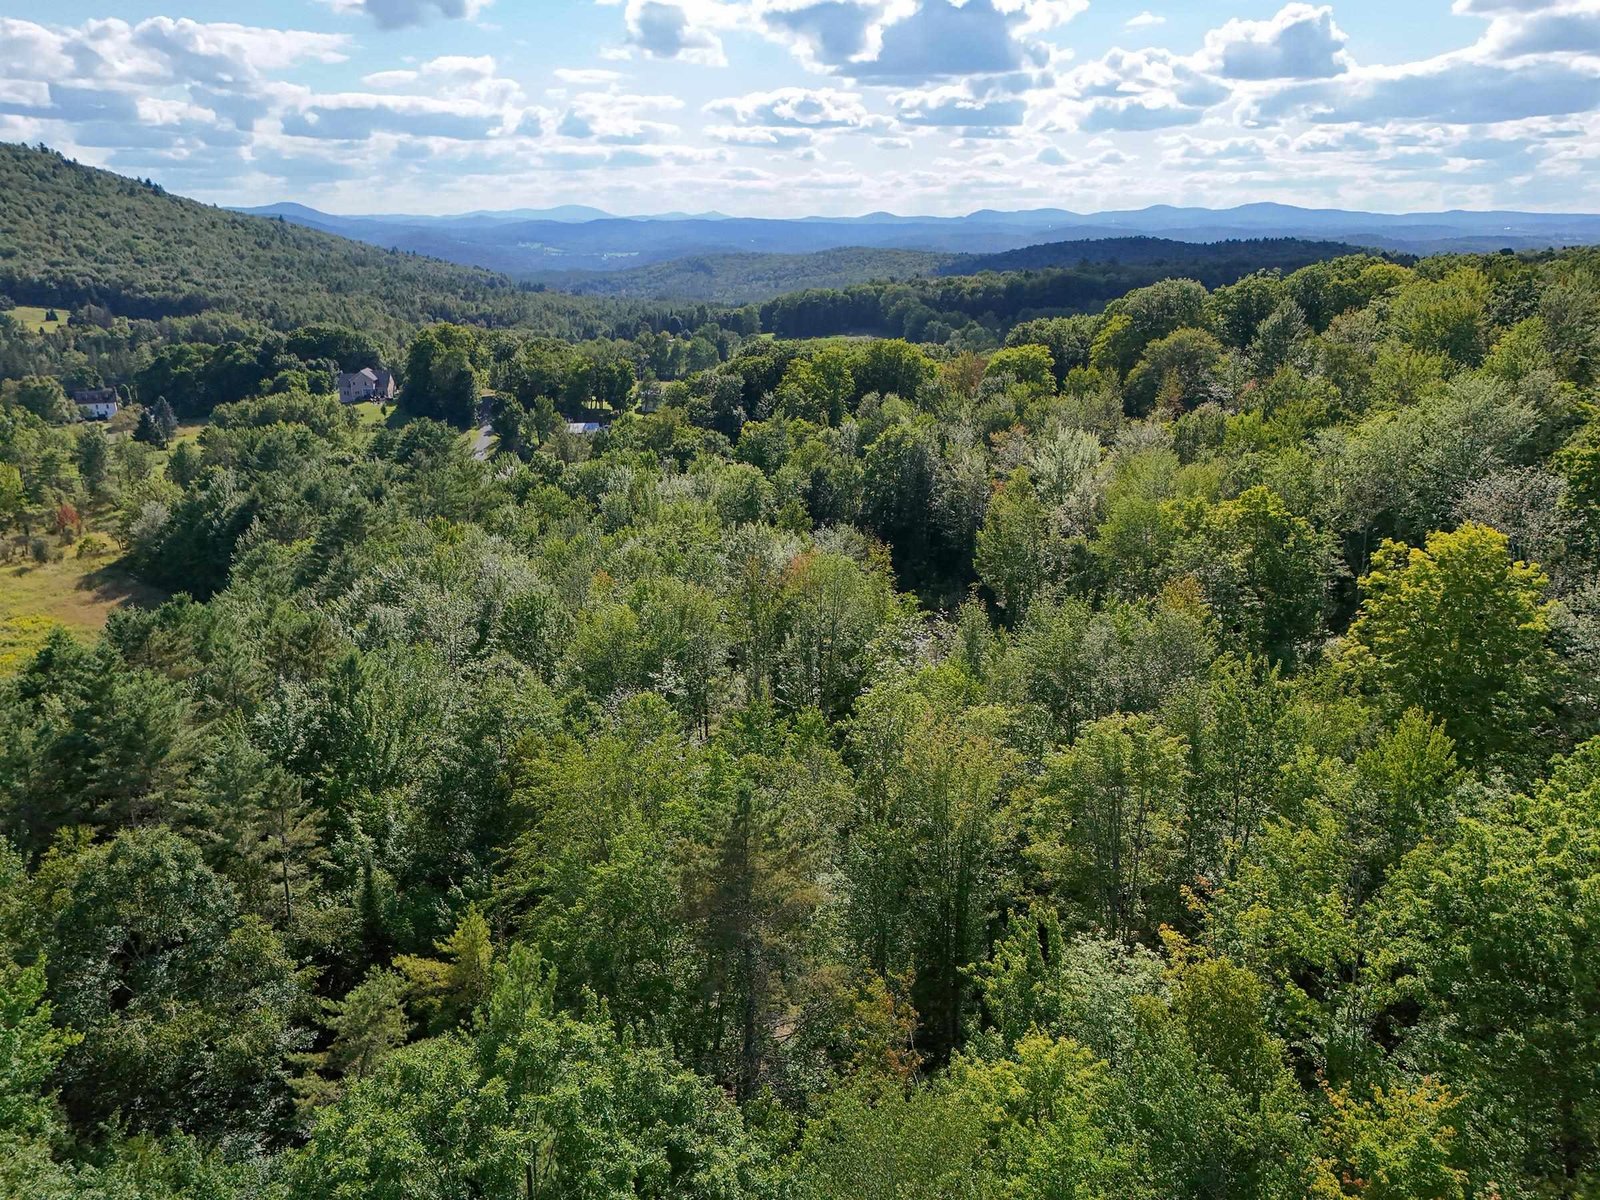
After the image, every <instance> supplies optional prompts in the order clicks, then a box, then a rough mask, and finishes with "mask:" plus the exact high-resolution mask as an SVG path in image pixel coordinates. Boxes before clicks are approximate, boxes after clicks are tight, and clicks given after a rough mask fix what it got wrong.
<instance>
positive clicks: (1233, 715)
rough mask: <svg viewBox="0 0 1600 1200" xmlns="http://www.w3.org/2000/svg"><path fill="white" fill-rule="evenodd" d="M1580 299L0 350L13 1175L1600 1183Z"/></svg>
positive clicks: (0, 1085) (617, 1185) (569, 1189)
mask: <svg viewBox="0 0 1600 1200" xmlns="http://www.w3.org/2000/svg"><path fill="white" fill-rule="evenodd" d="M49 169H50V170H51V171H55V170H60V171H63V172H69V173H70V172H71V171H72V170H73V169H72V168H69V167H68V166H67V165H66V164H59V165H55V166H51V167H50V168H49ZM130 186H132V185H130ZM139 199H141V200H142V199H145V197H139ZM216 218H217V219H218V220H221V221H231V218H227V217H225V216H223V215H221V214H216ZM274 236H276V235H274ZM283 236H284V237H285V238H289V237H291V235H290V234H288V233H287V232H286V233H285V234H284V235H283ZM292 236H298V235H292ZM307 236H309V235H307ZM14 265H15V264H14V263H13V266H14ZM429 269H431V268H429ZM156 275H159V272H156ZM150 278H151V279H152V280H154V279H155V276H151V277H150ZM996 278H998V277H996ZM1236 278H1237V277H1236ZM41 286H42V284H41ZM52 286H54V285H52ZM152 286H154V283H152ZM941 286H948V287H950V288H951V289H952V294H954V293H959V292H962V291H963V289H967V290H966V291H965V292H964V294H966V295H967V296H969V297H980V296H983V295H986V294H987V293H985V291H984V289H985V288H989V287H991V286H997V285H995V284H994V282H993V280H992V279H988V280H985V281H980V282H975V283H973V282H969V283H957V282H953V281H947V283H946V284H943V285H941ZM1019 286H1021V288H1022V291H1021V293H1019V294H1022V295H1026V294H1028V288H1029V287H1031V286H1032V285H1031V284H1027V283H1024V284H1022V285H1019ZM1596 288H1597V284H1596V278H1595V274H1594V264H1593V261H1592V259H1591V256H1590V255H1589V254H1588V253H1587V252H1582V251H1580V252H1573V253H1571V254H1566V255H1562V256H1529V257H1521V258H1519V257H1516V256H1512V255H1495V256H1486V257H1480V258H1471V259H1465V258H1444V259H1430V260H1424V261H1422V262H1420V263H1418V264H1416V265H1415V266H1414V267H1410V266H1405V265H1401V264H1397V263H1393V262H1388V261H1385V260H1381V259H1377V258H1370V257H1365V256H1353V257H1345V258H1340V259H1338V260H1334V261H1331V262H1326V263H1318V264H1315V265H1313V266H1310V267H1306V268H1303V269H1300V270H1295V271H1293V272H1292V273H1290V274H1287V275H1280V274H1277V273H1266V274H1249V275H1246V276H1245V277H1243V278H1242V279H1238V281H1237V282H1231V283H1229V284H1228V285H1227V286H1224V287H1220V288H1218V289H1216V290H1208V289H1207V287H1205V286H1204V285H1203V281H1196V280H1185V279H1181V278H1179V279H1161V280H1159V281H1155V282H1153V283H1151V284H1149V285H1148V286H1143V287H1140V288H1138V289H1136V290H1133V291H1131V292H1125V294H1119V295H1117V296H1116V297H1115V298H1114V302H1113V303H1111V304H1110V306H1109V307H1108V308H1106V309H1104V310H1103V311H1100V312H1095V313H1079V314H1077V315H1065V314H1061V313H1054V314H1047V315H1040V316H1038V318H1037V319H1031V320H1028V321H1026V322H1020V323H1018V322H1014V321H1013V320H1012V316H1015V315H1020V313H1021V311H1022V308H1021V307H1018V308H1017V309H1015V310H1014V312H1013V313H1012V314H1011V315H1009V316H1005V317H1000V316H998V315H997V319H996V320H994V321H993V322H987V323H986V322H983V321H980V322H976V327H977V328H980V329H981V330H982V333H983V336H982V337H981V338H979V337H977V336H975V335H974V336H973V337H971V338H963V337H961V336H953V335H956V334H957V327H956V326H954V325H951V326H950V328H949V330H948V331H947V332H946V334H945V336H942V337H927V338H925V339H924V340H922V341H921V342H918V341H916V340H906V339H903V338H901V337H895V338H892V339H870V338H854V337H852V338H845V337H828V338H822V339H815V340H806V341H797V340H792V339H789V338H783V337H779V338H774V337H768V336H765V335H763V334H761V333H760V332H759V331H758V329H757V328H756V327H755V326H754V325H753V324H749V323H746V322H745V318H744V317H739V318H737V319H735V318H733V317H732V316H730V315H728V314H722V315H721V316H725V317H727V318H728V319H727V321H726V323H724V322H723V321H722V320H721V318H720V317H719V319H718V320H697V321H694V322H693V323H689V324H684V323H680V324H678V325H676V326H671V327H668V326H667V325H662V326H661V327H659V328H657V327H654V326H652V325H650V324H649V323H644V324H642V325H635V326H634V327H632V328H622V329H619V328H615V327H612V328H606V329H598V328H595V329H591V328H584V329H578V330H573V329H554V330H552V329H551V328H550V327H548V326H545V327H543V328H540V327H538V326H537V325H536V324H525V325H522V326H518V327H515V328H495V327H493V325H492V323H491V322H487V321H482V320H471V319H468V317H469V314H465V313H457V312H437V311H431V310H430V311H429V312H427V313H426V314H425V315H427V316H429V317H440V318H445V317H450V318H458V319H453V320H449V321H427V322H421V321H419V322H417V323H416V327H415V328H411V327H410V325H409V324H408V325H405V326H397V325H389V324H387V323H384V322H372V323H367V322H365V321H364V320H363V319H362V317H361V315H360V314H359V313H356V314H354V315H352V316H351V317H350V318H349V320H350V324H349V325H345V324H332V323H330V322H329V320H328V317H327V316H326V314H313V313H310V312H307V313H303V314H298V313H297V315H296V316H295V317H294V318H293V319H292V320H288V321H280V320H279V319H278V317H279V316H281V315H282V314H275V315H274V317H273V319H272V320H270V321H265V322H263V323H261V324H255V323H251V322H241V321H225V320H222V319H221V318H220V317H219V318H217V319H216V321H215V323H211V324H206V323H204V322H205V321H206V319H205V318H190V319H189V320H188V321H187V322H173V323H167V324H165V325H162V324H159V323H156V322H150V323H144V324H141V323H133V322H127V321H125V320H123V319H122V318H121V317H117V318H114V319H113V320H111V321H110V322H109V323H107V324H106V325H105V326H103V327H102V326H98V325H95V326H89V325H87V324H85V323H79V322H75V323H74V324H73V325H70V326H68V327H67V329H66V330H64V331H61V332H46V333H23V332H18V331H16V330H9V331H4V332H3V336H0V348H5V349H6V354H5V356H4V357H0V374H3V376H4V380H5V386H4V388H0V536H4V537H5V539H6V542H5V545H6V546H7V547H8V548H11V549H13V550H14V553H15V556H18V557H20V556H22V555H24V554H25V555H26V556H27V557H28V559H29V563H23V564H8V565H7V569H8V571H14V572H18V574H16V576H15V578H17V579H27V580H30V581H37V580H41V579H48V578H49V577H50V575H49V572H50V571H51V570H55V569H60V568H62V567H63V566H64V564H65V559H64V557H63V556H64V555H65V554H66V553H68V552H69V548H72V547H74V546H75V545H77V544H78V543H77V539H78V538H79V535H80V533H81V532H82V525H83V520H84V515H85V514H89V516H90V517H91V518H92V520H93V522H94V524H95V528H96V530H97V531H98V532H97V533H96V534H94V535H93V536H96V537H101V538H103V539H106V540H107V541H109V540H110V539H112V538H114V539H115V541H116V547H115V550H114V552H115V553H116V554H117V556H118V557H117V559H116V563H117V569H118V570H119V571H124V572H127V573H128V574H129V575H130V576H131V577H132V578H134V579H135V580H137V581H138V582H139V583H140V584H141V585H142V586H143V587H145V588H147V589H149V595H150V596H151V602H150V603H148V604H146V605H144V606H142V607H127V608H124V609H122V610H120V611H119V612H117V613H116V614H115V615H114V616H113V617H112V618H111V620H110V622H109V624H108V625H107V626H106V628H105V630H104V633H103V634H102V635H101V636H100V637H99V638H98V639H97V640H93V641H92V642H91V641H90V640H89V639H80V638H77V637H74V636H73V635H71V634H69V633H68V632H66V631H65V630H57V631H56V632H54V633H51V634H50V635H49V636H47V637H44V638H43V639H42V642H41V643H40V644H38V645H37V648H36V649H33V650H31V651H30V652H29V653H27V654H24V655H18V656H17V657H16V659H15V660H14V661H13V662H12V663H10V665H8V666H7V667H6V668H5V674H4V675H3V677H0V1189H3V1190H7V1191H8V1194H9V1193H10V1192H15V1193H17V1194H26V1195H37V1196H46V1197H51V1198H52V1200H53V1198H55V1197H85V1198H89V1197H93V1198H96V1200H98V1198H100V1197H125V1196H137V1197H141V1198H143V1197H151V1198H161V1200H165V1198H166V1197H180V1196H183V1197H188V1196H206V1197H214V1198H217V1200H234V1198H236V1197H237V1198H239V1200H243V1198H244V1197H251V1198H252V1200H255V1198H256V1197H267V1198H269V1200H301V1198H310V1197H328V1198H330V1200H346V1198H353V1197H358V1196H359V1197H394V1198H395V1200H402V1198H404V1200H411V1198H414V1197H426V1198H430V1200H432V1198H438V1200H467V1198H483V1200H531V1198H532V1197H574V1198H577V1197H583V1198H585V1200H588V1198H593V1197H627V1196H646V1197H657V1198H661V1200H665V1198H667V1197H706V1198H715V1200H739V1198H743V1197H761V1198H770V1200H813V1198H814V1200H835V1198H838V1197H854V1196H860V1197H863V1200H865V1198H867V1197H874V1198H876V1197H884V1196H896V1197H906V1198H907V1200H911V1198H913V1197H914V1198H917V1200H922V1198H925V1197H951V1198H957V1197H960V1198H962V1200H967V1198H970V1197H1007V1198H1010V1200H1047V1198H1058V1197H1084V1198H1089V1197H1103V1198H1106V1200H1111V1198H1116V1200H1126V1198H1148V1200H1170V1198H1177V1197H1184V1198H1194V1200H1212V1198H1215V1197H1230V1198H1235V1197H1237V1198H1261V1200H1279V1198H1281V1200H1297V1198H1299V1197H1305V1196H1312V1197H1317V1198H1319V1200H1333V1198H1336V1197H1349V1198H1352V1200H1353V1198H1355V1197H1367V1198H1374V1197H1390V1198H1394V1200H1401V1198H1405V1200H1412V1198H1428V1200H1465V1198H1466V1197H1474V1198H1482V1200H1489V1198H1491V1197H1496V1198H1501V1200H1511V1198H1526V1200H1539V1198H1544V1197H1555V1196H1560V1197H1571V1198H1573V1200H1577V1198H1579V1197H1585V1196H1590V1195H1593V1194H1595V1192H1596V1189H1597V1188H1600V1127H1597V1124H1596V1120H1595V1114H1596V1112H1597V1111H1600V1094H1597V1079H1600V1042H1597V1034H1596V1031H1597V1030H1600V1011H1597V1003H1600V1001H1597V997H1600V980H1597V979H1596V977H1595V971H1596V968H1595V966H1594V964H1595V962H1596V961H1597V950H1600V948H1597V947H1596V945H1595V944H1594V940H1595V933H1594V931H1595V930H1596V929H1597V928H1600V912H1597V911H1596V904H1597V897H1600V688H1597V687H1596V684H1595V680H1596V679H1597V678H1600V583H1597V561H1600V508H1597V503H1600V484H1597V479H1600V468H1597V466H1596V463H1597V462H1600V456H1597V451H1596V447H1597V446H1600V417H1597V416H1596V410H1595V407H1594V399H1593V387H1594V382H1595V381H1594V378H1593V376H1592V374H1591V370H1592V363H1593V361H1594V359H1593V353H1592V351H1593V347H1594V346H1595V345H1596V343H1597V339H1600V304H1596V303H1594V302H1593V296H1594V294H1595V291H1596ZM1108 299H1110V298H1109V297H1108ZM902 300H904V301H906V303H907V304H908V305H913V306H914V304H915V303H917V302H918V301H917V293H916V292H915V291H914V290H912V291H910V292H909V293H908V294H907V295H901V296H900V297H899V299H897V300H895V301H894V303H895V304H899V303H900V302H901V301H902ZM875 302H876V301H875ZM978 302H979V301H977V300H973V301H972V303H974V304H976V303H978ZM815 303H817V302H816V301H815V299H814V298H813V299H811V300H807V299H805V298H803V297H802V298H797V299H795V300H794V301H793V302H792V304H791V305H790V306H787V307H785V306H780V307H781V309H782V311H783V312H784V313H785V314H788V315H787V316H785V320H787V319H789V316H793V315H794V314H803V313H805V312H808V311H811V310H810V309H808V308H807V306H808V305H812V304H815ZM829 303H834V302H832V301H830V302H829ZM963 303H965V301H963ZM819 311H820V310H819ZM897 311H900V312H902V315H904V314H905V313H909V312H911V308H905V309H901V310H897ZM985 311H987V310H985ZM998 312H999V310H996V313H997V314H998ZM481 315H482V314H481V313H480V314H479V316H481ZM313 317H314V318H315V319H314V320H313ZM795 319H799V317H796V318H795ZM917 319H920V318H913V319H911V321H910V323H911V324H916V321H917ZM819 320H820V318H819ZM118 322H121V323H120V324H119V323H118ZM197 322H198V323H197ZM932 323H933V321H932V320H931V319H930V321H929V325H931V324H932ZM272 325H282V329H281V330H278V331H274V330H273V329H271V328H269V327H268V326H272ZM91 328H92V329H93V330H95V332H94V333H92V334H91V333H90V329H91ZM781 328H782V326H780V329H781ZM893 332H894V333H896V334H905V333H909V332H911V331H910V330H909V329H907V328H905V327H904V323H902V325H901V326H899V327H896V328H894V329H893ZM922 332H923V333H924V334H926V333H927V329H926V328H924V329H923V331H922ZM1002 335H1005V336H1004V340H1005V341H1006V342H1007V343H1008V344H1007V345H1006V346H1004V347H1003V348H1002V347H1001V346H1000V345H999V342H1000V341H1001V340H1002ZM914 336H915V335H914ZM52 339H59V340H56V341H52ZM377 365H385V366H392V367H394V368H396V369H397V371H398V372H399V374H400V376H401V382H402V389H403V390H402V392H401V395H400V398H399V403H398V405H397V406H396V407H395V409H394V410H393V411H379V410H378V409H377V406H370V407H369V408H368V409H362V410H357V409H355V408H353V407H349V406H344V405H341V404H340V403H339V402H338V400H337V398H336V397H335V396H334V395H333V394H332V386H333V376H334V372H335V371H336V370H341V369H342V370H348V369H351V368H354V367H360V366H377ZM91 376H93V377H95V381H96V382H103V383H105V384H107V385H109V386H114V387H119V388H122V389H123V395H124V396H125V397H127V398H130V399H132V400H134V401H135V402H136V403H138V405H139V408H140V413H141V417H140V419H141V420H144V419H146V418H147V419H148V421H149V422H150V423H151V424H156V423H160V424H162V425H163V426H165V424H166V422H165V419H164V417H165V413H164V411H163V407H165V408H168V409H170V410H171V411H172V414H173V417H174V420H177V419H179V418H189V417H195V416H199V415H204V416H206V417H207V418H208V421H207V423H206V425H205V427H204V428H203V429H200V430H196V429H195V428H194V427H193V426H192V425H190V424H187V423H186V424H184V425H182V426H179V427H177V428H176V429H174V430H173V431H172V432H171V434H170V435H169V436H170V437H171V442H170V444H169V445H168V447H167V448H166V449H160V448H157V447H156V446H154V445H151V444H147V443H146V442H144V441H141V440H137V439H135V438H134V437H133V436H132V434H133V433H134V432H135V430H136V428H137V425H136V422H135V421H134V420H130V419H126V418H124V417H122V415H121V414H119V418H118V420H116V421H113V422H110V423H108V424H107V425H106V426H104V427H101V426H95V427H94V428H93V429H88V428H85V427H83V426H82V425H81V424H75V423H71V422H70V421H69V420H68V418H70V416H71V415H72V414H70V413H64V412H61V411H58V410H59V405H58V403H57V394H58V392H59V393H64V392H65V391H66V390H67V389H68V388H69V387H72V386H76V385H80V384H83V383H84V382H85V381H87V380H89V379H90V378H91ZM486 391H487V392H489V393H490V394H492V395H493V396H494V397H495V401H494V403H493V411H492V413H491V414H490V416H491V433H490V435H489V437H488V442H489V445H488V448H487V450H485V449H483V448H482V444H481V442H480V441H479V440H478V435H476V434H468V435H463V432H462V428H461V427H462V426H464V425H466V424H467V423H468V422H469V421H471V420H472V418H473V415H474V410H475V408H476V405H477V404H478V402H479V400H480V397H481V396H482V395H483V394H484V393H485V392H486ZM585 418H587V419H589V420H592V421H595V423H596V424H598V425H600V426H601V427H600V428H599V429H598V431H591V432H575V431H573V430H571V429H569V427H568V422H569V421H577V420H580V419H585ZM84 540H85V541H87V538H84ZM72 552H74V553H75V552H76V551H75V550H73V551H72ZM32 563H37V564H38V565H37V566H34V565H30V564H32ZM29 572H34V573H33V574H29ZM12 577H13V576H11V575H7V577H6V579H7V580H8V581H9V580H10V579H11V578H12ZM163 595H164V596H166V597H167V598H166V599H165V600H164V601H162V600H160V597H161V596H163Z"/></svg>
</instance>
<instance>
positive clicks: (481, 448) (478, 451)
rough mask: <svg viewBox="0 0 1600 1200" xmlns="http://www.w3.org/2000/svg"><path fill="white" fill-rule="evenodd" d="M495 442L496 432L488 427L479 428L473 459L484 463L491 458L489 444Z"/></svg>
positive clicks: (473, 444) (474, 444)
mask: <svg viewBox="0 0 1600 1200" xmlns="http://www.w3.org/2000/svg"><path fill="white" fill-rule="evenodd" d="M492 441H494V430H493V428H491V427H490V426H488V425H480V426H478V437H477V440H476V441H474V442H473V443H472V457H473V458H475V459H477V460H478V461H479V462H482V461H483V460H484V459H486V458H488V457H489V444H490V443H491V442H492Z"/></svg>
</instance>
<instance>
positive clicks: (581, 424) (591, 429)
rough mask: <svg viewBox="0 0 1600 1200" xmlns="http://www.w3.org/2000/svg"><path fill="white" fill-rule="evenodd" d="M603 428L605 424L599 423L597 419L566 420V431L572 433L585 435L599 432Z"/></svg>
mask: <svg viewBox="0 0 1600 1200" xmlns="http://www.w3.org/2000/svg"><path fill="white" fill-rule="evenodd" d="M604 428H605V426H604V425H602V424H600V422H599V421H568V422H567V432H568V433H574V434H578V435H580V436H585V437H586V436H588V435H590V434H595V433H599V432H600V431H601V430H602V429H604Z"/></svg>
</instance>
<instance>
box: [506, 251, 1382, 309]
mask: <svg viewBox="0 0 1600 1200" xmlns="http://www.w3.org/2000/svg"><path fill="white" fill-rule="evenodd" d="M1360 252H1361V250H1360V248H1359V247H1356V246H1348V245H1345V244H1343V243H1340V242H1310V241H1301V240H1298V239H1294V238H1262V239H1257V240H1251V241H1229V242H1218V243H1214V244H1195V243H1190V242H1173V241H1166V240H1164V239H1162V238H1146V237H1134V238H1129V237H1108V238H1103V239H1097V240H1093V241H1072V242H1048V243H1043V244H1041V245H1037V246H1028V247H1026V248H1024V249H1021V250H1013V251H1008V252H1005V253H1001V254H939V253H934V252H931V251H925V250H879V249H872V248H870V247H862V246H857V247H851V248H849V249H845V250H824V251H819V252H818V253H815V254H718V255H701V256H697V257H693V258H683V259H675V260H673V261H671V262H664V263H651V264H650V265H648V266H643V267H632V268H629V269H627V270H621V271H597V272H577V273H567V274H560V273H551V274H547V275H541V276H536V277H537V278H541V279H543V280H544V281H545V282H547V283H549V284H550V285H551V286H552V287H557V288H560V289H561V290H563V291H569V292H576V293H579V294H582V295H591V296H618V297H629V298H633V299H671V300H707V301H714V302H716V303H720V304H729V305H740V304H752V303H759V302H761V301H765V300H773V299H775V298H777V297H780V296H790V295H794V294H795V293H799V292H806V291H814V290H829V289H831V290H838V289H842V288H849V287H852V286H854V285H858V284H879V285H882V284H884V283H892V282H894V281H897V280H908V279H916V278H918V277H920V276H929V275H978V274H982V273H987V272H1004V271H1038V270H1044V269H1051V268H1055V269H1057V270H1061V273H1060V274H1057V275H1054V276H1052V277H1051V278H1050V280H1049V281H1048V282H1047V283H1045V285H1044V286H1043V287H1036V293H1037V294H1035V295H1034V296H1033V297H1032V298H1031V300H1030V303H1031V304H1032V305H1033V306H1034V307H1051V308H1056V309H1069V308H1079V309H1081V308H1085V307H1098V306H1099V305H1100V304H1101V303H1104V301H1105V299H1106V298H1107V297H1110V296H1117V295H1120V294H1121V293H1123V292H1125V291H1127V290H1128V289H1130V288H1133V287H1138V286H1140V285H1143V284H1147V283H1150V282H1153V281H1154V280H1157V279H1165V278H1168V277H1171V276H1180V277H1192V278H1195V279H1200V280H1203V281H1205V282H1206V283H1208V284H1210V285H1211V286H1217V285H1219V284H1224V283H1232V282H1234V281H1235V280H1236V279H1241V278H1243V277H1244V276H1246V275H1249V274H1251V273H1252V272H1255V271H1266V270H1279V271H1294V270H1298V269H1299V268H1300V267H1304V266H1307V265H1309V264H1311V263H1314V262H1321V261H1322V260H1324V259H1329V258H1338V257H1341V256H1343V255H1347V254H1356V253H1360ZM1091 264H1092V265H1091ZM1062 269H1065V270H1062ZM1085 275H1088V276H1092V277H1093V283H1092V284H1090V285H1089V286H1088V287H1083V286H1081V279H1082V277H1083V276H1085ZM1091 299H1092V300H1093V303H1092V304H1090V300H1091ZM813 303H815V299H813ZM846 303H850V302H849V301H846Z"/></svg>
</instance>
